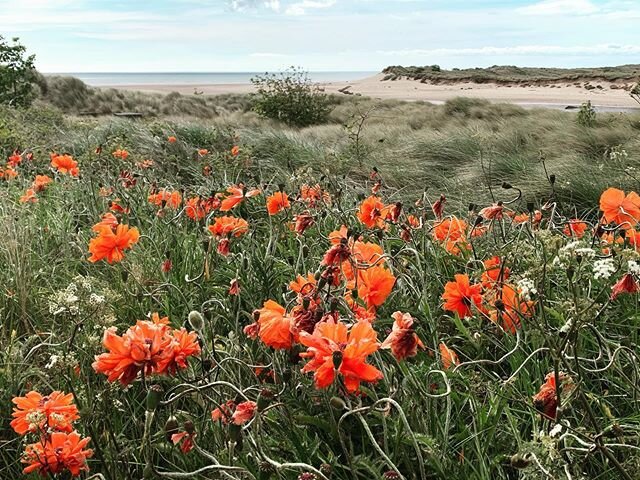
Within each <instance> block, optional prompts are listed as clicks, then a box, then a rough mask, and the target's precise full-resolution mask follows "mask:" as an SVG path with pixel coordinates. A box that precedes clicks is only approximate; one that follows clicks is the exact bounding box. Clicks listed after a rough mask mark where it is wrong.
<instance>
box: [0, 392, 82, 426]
mask: <svg viewBox="0 0 640 480" xmlns="http://www.w3.org/2000/svg"><path fill="white" fill-rule="evenodd" d="M11 401H12V402H13V403H14V404H15V408H14V409H13V413H12V416H13V420H12V421H11V428H13V430H14V431H15V432H16V433H17V434H18V435H25V434H26V433H28V432H35V431H38V430H40V431H46V430H49V429H50V430H54V431H59V432H71V431H72V430H73V428H72V426H71V424H72V423H73V422H74V421H76V420H78V419H79V418H80V415H78V408H77V407H76V406H75V405H74V404H73V394H71V393H67V394H65V393H62V392H59V391H55V392H51V393H50V394H49V395H46V396H44V395H42V394H40V393H38V392H35V391H31V392H28V393H27V394H26V395H25V396H24V397H15V398H14V399H13V400H11Z"/></svg>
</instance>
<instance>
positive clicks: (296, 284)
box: [289, 273, 317, 296]
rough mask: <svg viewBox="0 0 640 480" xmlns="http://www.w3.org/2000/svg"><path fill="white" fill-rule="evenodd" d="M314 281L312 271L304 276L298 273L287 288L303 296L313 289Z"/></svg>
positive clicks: (314, 286)
mask: <svg viewBox="0 0 640 480" xmlns="http://www.w3.org/2000/svg"><path fill="white" fill-rule="evenodd" d="M316 283H317V282H316V277H315V276H314V274H313V273H308V274H307V276H306V277H303V276H302V275H298V276H297V277H296V279H295V280H293V281H292V282H290V283H289V289H290V290H291V291H292V292H295V293H299V294H300V295H303V296H304V295H308V294H309V293H311V292H313V291H314V290H315V288H316Z"/></svg>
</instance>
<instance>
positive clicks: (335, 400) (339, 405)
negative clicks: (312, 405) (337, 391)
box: [329, 397, 347, 411]
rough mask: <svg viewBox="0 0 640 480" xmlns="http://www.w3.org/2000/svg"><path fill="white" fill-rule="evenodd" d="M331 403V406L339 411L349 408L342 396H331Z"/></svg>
mask: <svg viewBox="0 0 640 480" xmlns="http://www.w3.org/2000/svg"><path fill="white" fill-rule="evenodd" d="M329 405H331V408H333V409H334V410H337V411H341V410H345V409H346V408H347V404H346V403H344V400H342V399H341V398H340V397H331V399H330V400H329Z"/></svg>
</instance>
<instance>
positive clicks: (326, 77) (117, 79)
mask: <svg viewBox="0 0 640 480" xmlns="http://www.w3.org/2000/svg"><path fill="white" fill-rule="evenodd" d="M264 73H265V72H82V73H80V72H61V73H45V75H47V76H71V77H75V78H78V79H80V80H82V81H83V82H84V83H86V84H87V85H90V86H92V87H102V86H118V85H224V84H247V83H250V82H251V78H253V77H255V76H256V75H262V74H264ZM376 73H379V72H374V71H368V72H364V71H353V72H331V71H327V72H308V75H309V78H310V79H311V80H312V81H313V82H322V83H324V82H348V81H354V80H359V79H362V78H365V77H368V76H371V75H375V74H376Z"/></svg>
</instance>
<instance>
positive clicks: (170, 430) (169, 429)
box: [164, 415, 179, 442]
mask: <svg viewBox="0 0 640 480" xmlns="http://www.w3.org/2000/svg"><path fill="white" fill-rule="evenodd" d="M178 428H179V425H178V420H177V419H176V417H174V416H173V415H172V416H170V417H169V418H167V421H166V422H165V424H164V434H165V438H166V439H167V442H170V441H171V435H173V434H174V433H178Z"/></svg>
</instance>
